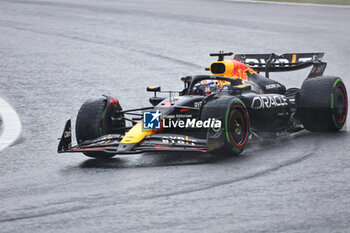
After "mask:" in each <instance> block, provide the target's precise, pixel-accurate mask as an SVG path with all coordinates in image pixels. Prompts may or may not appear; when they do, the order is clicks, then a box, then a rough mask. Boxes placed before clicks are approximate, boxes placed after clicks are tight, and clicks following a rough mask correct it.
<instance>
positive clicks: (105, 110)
mask: <svg viewBox="0 0 350 233" xmlns="http://www.w3.org/2000/svg"><path fill="white" fill-rule="evenodd" d="M210 55H211V56H217V57H218V60H217V61H216V62H213V63H212V64H211V65H210V68H208V69H207V70H210V72H211V73H212V75H197V76H187V77H183V78H181V80H182V81H183V83H184V89H183V90H182V91H181V92H173V91H168V92H166V93H168V94H169V97H167V98H165V97H159V96H157V93H158V92H161V93H164V92H162V91H161V89H160V87H148V88H147V91H150V92H154V96H153V97H151V98H150V103H151V104H152V106H150V107H145V108H137V109H129V110H123V109H122V108H121V105H120V103H119V101H118V100H117V99H115V98H113V97H109V96H104V97H103V98H97V99H90V100H88V101H86V102H85V103H84V104H83V105H82V106H81V108H80V110H79V113H78V116H77V119H76V124H75V131H76V140H77V145H76V146H72V132H71V121H70V120H68V121H67V123H66V125H65V128H64V132H63V135H62V137H61V139H60V142H59V146H58V153H63V152H82V153H84V154H85V155H86V156H89V157H95V158H110V157H112V156H114V155H115V154H125V153H141V152H149V151H187V152H195V151H197V152H209V153H214V154H217V153H228V154H233V155H237V154H239V153H241V152H242V151H243V150H244V149H245V147H246V145H247V142H248V140H254V139H259V138H264V137H265V135H276V134H279V133H281V132H297V131H300V130H303V129H306V130H309V131H338V130H340V129H341V128H342V127H343V126H344V124H345V121H346V117H347V108H348V98H347V92H346V88H345V85H344V83H343V81H342V80H341V78H339V77H336V76H323V72H324V70H325V68H326V63H325V62H322V61H321V59H322V57H323V56H324V53H293V54H283V55H276V54H273V53H272V54H236V55H235V56H234V58H233V59H225V56H231V55H233V53H224V52H219V53H214V54H210ZM311 66H312V68H311V72H310V73H309V75H308V76H307V78H306V79H305V81H304V82H303V84H302V86H301V88H289V89H286V88H285V86H284V85H282V84H281V83H279V82H277V81H274V80H272V79H270V78H269V73H270V72H282V71H292V70H299V69H303V68H306V67H311ZM261 72H264V73H265V76H262V75H260V74H259V73H261ZM128 116H130V117H128ZM127 122H128V123H127ZM128 124H129V125H128Z"/></svg>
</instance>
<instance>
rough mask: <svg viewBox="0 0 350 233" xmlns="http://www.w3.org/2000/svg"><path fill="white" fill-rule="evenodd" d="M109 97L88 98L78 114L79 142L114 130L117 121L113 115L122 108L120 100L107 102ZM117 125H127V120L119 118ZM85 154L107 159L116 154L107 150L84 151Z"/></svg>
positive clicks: (77, 134) (77, 136)
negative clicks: (114, 120) (111, 102)
mask: <svg viewBox="0 0 350 233" xmlns="http://www.w3.org/2000/svg"><path fill="white" fill-rule="evenodd" d="M107 101H108V100H107V99H105V98H97V99H89V100H87V101H86V102H85V103H84V104H83V105H82V106H81V107H80V110H79V112H78V115H77V120H76V125H75V132H76V139H77V142H78V144H80V143H81V142H83V141H86V140H92V139H95V138H98V137H100V136H103V135H106V134H110V133H122V131H119V132H113V128H114V127H115V125H116V124H115V122H113V120H112V117H115V113H116V111H120V110H122V108H121V106H120V104H119V102H118V101H117V102H115V101H116V100H115V101H114V103H113V104H107ZM117 126H118V127H120V128H122V127H125V120H120V119H119V120H118V122H117ZM83 154H84V155H86V156H88V157H93V158H102V159H107V158H111V157H113V156H114V155H115V154H112V153H107V152H96V151H94V152H83Z"/></svg>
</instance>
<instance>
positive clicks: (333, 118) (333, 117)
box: [332, 114, 341, 129]
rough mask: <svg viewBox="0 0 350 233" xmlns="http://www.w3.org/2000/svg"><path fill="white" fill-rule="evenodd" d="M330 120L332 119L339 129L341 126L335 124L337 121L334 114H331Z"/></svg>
mask: <svg viewBox="0 0 350 233" xmlns="http://www.w3.org/2000/svg"><path fill="white" fill-rule="evenodd" d="M332 120H333V123H334V125H335V126H336V127H337V128H338V129H340V128H341V126H339V125H338V124H337V121H336V120H335V116H334V114H332Z"/></svg>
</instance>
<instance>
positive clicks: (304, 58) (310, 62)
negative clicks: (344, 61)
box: [234, 53, 327, 78]
mask: <svg viewBox="0 0 350 233" xmlns="http://www.w3.org/2000/svg"><path fill="white" fill-rule="evenodd" d="M323 56H324V53H285V54H282V55H277V54H274V53H270V54H235V56H234V59H236V60H238V61H240V62H242V63H244V64H246V65H248V66H250V67H251V68H252V69H254V70H256V71H258V72H265V75H266V77H269V72H283V71H293V70H300V69H304V68H307V67H310V66H313V67H312V69H311V72H310V74H309V75H308V78H312V77H316V76H320V75H322V74H323V72H324V70H325V69H326V66H327V63H326V62H322V61H321V59H322V58H323Z"/></svg>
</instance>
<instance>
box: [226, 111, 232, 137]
mask: <svg viewBox="0 0 350 233" xmlns="http://www.w3.org/2000/svg"><path fill="white" fill-rule="evenodd" d="M230 110H231V108H227V111H226V118H225V132H226V138H227V141H228V142H231V140H230V135H229V134H228V128H227V127H228V124H227V123H228V116H229V113H230Z"/></svg>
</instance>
